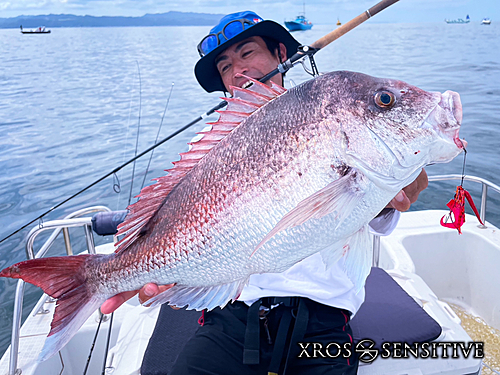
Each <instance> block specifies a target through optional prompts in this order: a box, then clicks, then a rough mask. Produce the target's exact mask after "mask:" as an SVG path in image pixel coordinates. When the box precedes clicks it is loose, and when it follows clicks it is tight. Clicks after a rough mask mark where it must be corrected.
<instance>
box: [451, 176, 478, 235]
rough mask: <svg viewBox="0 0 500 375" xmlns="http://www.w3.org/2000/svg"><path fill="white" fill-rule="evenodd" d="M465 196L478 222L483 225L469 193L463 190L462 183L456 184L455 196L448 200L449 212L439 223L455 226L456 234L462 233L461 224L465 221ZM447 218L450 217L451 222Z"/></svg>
mask: <svg viewBox="0 0 500 375" xmlns="http://www.w3.org/2000/svg"><path fill="white" fill-rule="evenodd" d="M466 198H467V202H469V205H470V206H471V207H472V210H473V211H474V213H475V214H476V217H477V219H478V220H479V222H480V223H481V224H482V225H484V223H483V222H482V221H481V218H480V216H479V213H478V212H477V209H476V205H475V204H474V201H473V200H472V197H471V195H470V194H469V192H468V191H467V190H465V189H464V188H463V187H462V185H459V186H457V190H456V192H455V197H454V198H453V199H452V200H451V201H449V202H448V204H447V206H448V207H449V209H450V213H449V214H448V215H445V216H443V217H442V218H441V225H442V226H443V227H446V228H455V229H457V230H458V234H462V230H461V228H462V225H463V224H464V223H465V199H466ZM448 219H451V222H448Z"/></svg>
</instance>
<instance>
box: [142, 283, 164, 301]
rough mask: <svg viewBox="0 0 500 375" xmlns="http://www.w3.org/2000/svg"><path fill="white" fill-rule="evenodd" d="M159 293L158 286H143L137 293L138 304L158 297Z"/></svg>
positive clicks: (151, 284) (150, 284)
mask: <svg viewBox="0 0 500 375" xmlns="http://www.w3.org/2000/svg"><path fill="white" fill-rule="evenodd" d="M159 293H160V287H158V285H156V284H153V283H149V284H146V285H144V286H143V287H142V288H141V290H140V291H139V302H140V303H141V304H144V302H146V301H147V300H148V299H150V298H152V297H154V296H156V295H158V294H159Z"/></svg>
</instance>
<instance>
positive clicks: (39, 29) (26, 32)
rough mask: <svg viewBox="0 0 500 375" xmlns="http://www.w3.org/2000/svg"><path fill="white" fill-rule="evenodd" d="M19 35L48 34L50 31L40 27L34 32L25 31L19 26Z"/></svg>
mask: <svg viewBox="0 0 500 375" xmlns="http://www.w3.org/2000/svg"><path fill="white" fill-rule="evenodd" d="M21 33H23V34H50V30H48V29H46V28H45V26H40V27H38V28H36V29H34V30H25V29H23V25H21Z"/></svg>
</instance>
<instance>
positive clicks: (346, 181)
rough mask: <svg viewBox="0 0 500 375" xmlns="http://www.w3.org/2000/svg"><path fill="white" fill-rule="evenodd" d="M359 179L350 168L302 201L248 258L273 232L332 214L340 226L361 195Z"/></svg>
mask: <svg viewBox="0 0 500 375" xmlns="http://www.w3.org/2000/svg"><path fill="white" fill-rule="evenodd" d="M363 177H364V176H363V175H362V174H361V173H359V172H357V171H355V170H352V169H351V170H350V171H349V172H348V173H347V174H346V175H345V176H343V177H341V178H339V179H338V180H336V181H334V182H331V183H330V184H328V185H327V186H325V187H324V188H323V189H321V190H319V191H317V192H316V193H314V194H313V195H311V196H309V197H308V198H306V199H304V200H303V201H302V202H300V203H299V204H298V205H297V207H295V208H294V209H293V210H291V211H290V212H288V213H287V214H286V215H285V216H283V218H282V219H281V220H280V221H279V222H278V224H276V226H275V227H274V228H273V229H272V230H271V231H270V232H269V233H268V234H267V235H266V236H265V237H264V238H263V239H262V241H261V242H260V243H259V244H258V245H257V247H256V248H255V250H254V251H253V253H252V256H253V254H255V252H256V251H257V250H258V249H259V248H260V247H262V246H263V245H264V244H265V243H266V242H267V241H269V240H270V239H271V238H272V237H273V236H274V235H276V234H277V233H279V232H281V231H284V230H286V229H289V228H293V227H295V226H298V225H301V224H304V223H305V222H306V221H308V220H311V219H320V218H322V217H323V216H326V215H329V214H332V213H335V215H336V216H337V219H338V223H339V224H340V223H342V222H343V221H344V220H345V218H347V217H348V216H349V215H350V214H351V213H352V211H353V210H354V208H355V207H356V205H357V204H358V203H359V202H360V201H361V199H362V198H363V196H364V192H363V191H362V190H361V189H360V188H359V182H358V180H359V179H362V178H363ZM332 230H335V228H332Z"/></svg>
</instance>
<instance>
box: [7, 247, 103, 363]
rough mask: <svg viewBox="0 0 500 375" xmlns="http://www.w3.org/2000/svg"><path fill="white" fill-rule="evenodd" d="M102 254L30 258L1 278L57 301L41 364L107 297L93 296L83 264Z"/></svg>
mask: <svg viewBox="0 0 500 375" xmlns="http://www.w3.org/2000/svg"><path fill="white" fill-rule="evenodd" d="M101 257H105V256H104V255H77V256H65V257H53V258H41V259H32V260H27V261H24V262H20V263H17V264H14V265H13V266H11V267H8V268H6V269H4V270H2V271H1V272H0V277H10V278H13V279H23V280H24V281H26V282H28V283H30V284H33V285H36V286H38V287H40V288H42V289H43V291H44V292H45V293H47V294H48V295H49V296H51V297H53V298H56V299H57V304H56V310H55V312H54V317H53V318H52V322H51V329H50V332H49V334H48V336H47V339H46V340H45V345H44V347H43V350H42V352H41V353H40V356H39V358H38V361H39V362H43V361H45V360H46V359H48V358H50V357H51V356H52V355H54V354H55V353H57V352H58V351H59V350H61V349H62V348H63V347H64V345H66V343H67V342H68V341H69V340H70V339H71V338H72V337H73V336H74V335H75V333H76V332H77V331H78V329H79V328H80V327H81V326H82V325H83V323H85V321H86V320H87V319H88V317H89V316H90V315H91V314H92V313H93V312H94V311H95V310H96V309H97V308H98V307H99V306H100V305H101V304H102V303H103V302H104V301H105V300H106V298H108V297H109V296H103V295H95V294H94V293H95V291H93V290H91V289H90V288H89V285H88V284H87V275H86V272H85V268H86V267H85V265H86V263H87V262H89V261H90V262H92V263H93V262H95V261H96V260H97V258H101Z"/></svg>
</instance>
